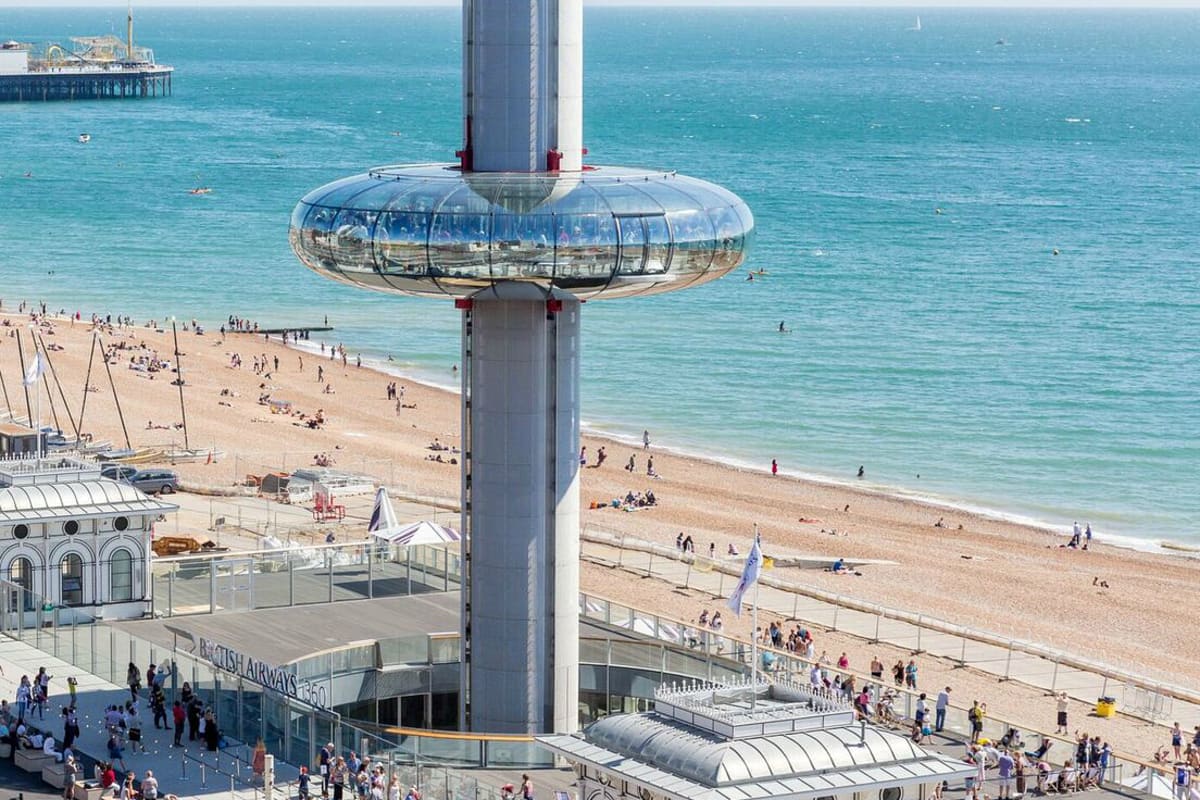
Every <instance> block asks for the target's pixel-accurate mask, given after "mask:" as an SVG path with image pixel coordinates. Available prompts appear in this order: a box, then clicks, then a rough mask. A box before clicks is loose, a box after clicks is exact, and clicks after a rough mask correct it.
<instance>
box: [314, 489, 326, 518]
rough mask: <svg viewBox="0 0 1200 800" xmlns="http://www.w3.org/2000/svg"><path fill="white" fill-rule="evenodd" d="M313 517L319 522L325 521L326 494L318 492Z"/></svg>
mask: <svg viewBox="0 0 1200 800" xmlns="http://www.w3.org/2000/svg"><path fill="white" fill-rule="evenodd" d="M312 514H313V519H314V520H315V521H317V522H324V521H325V495H324V494H322V493H320V492H318V493H317V496H316V498H315V501H314V503H313V510H312Z"/></svg>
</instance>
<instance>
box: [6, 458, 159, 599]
mask: <svg viewBox="0 0 1200 800" xmlns="http://www.w3.org/2000/svg"><path fill="white" fill-rule="evenodd" d="M177 509H178V506H176V505H173V504H171V503H164V502H162V501H161V500H157V499H155V498H153V497H149V496H148V495H146V494H144V493H143V492H142V491H141V490H139V489H135V488H134V487H132V486H129V485H128V484H124V483H118V482H116V481H112V480H108V479H107V478H103V477H101V476H100V467H99V466H98V465H96V464H94V463H92V462H89V461H85V460H82V459H78V458H73V457H62V456H54V457H50V456H47V457H43V458H40V459H39V458H15V459H8V460H0V579H2V580H3V581H4V582H5V583H4V589H5V591H4V592H3V597H2V598H0V600H2V603H0V610H2V611H3V613H5V614H6V615H7V614H13V613H14V612H18V611H27V612H28V611H34V610H36V609H37V608H39V607H40V606H42V605H44V604H51V605H53V606H56V607H61V608H75V609H79V610H80V611H82V612H84V613H86V614H88V615H91V616H97V617H104V618H108V619H130V618H137V617H141V616H143V614H145V613H146V612H148V611H149V610H150V597H151V591H152V586H151V582H150V558H151V555H152V554H151V550H150V540H151V536H152V534H153V530H154V523H155V522H156V521H158V520H159V519H160V518H161V517H162V516H163V515H164V514H166V513H168V512H171V511H175V510H177Z"/></svg>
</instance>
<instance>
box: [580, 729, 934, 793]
mask: <svg viewBox="0 0 1200 800" xmlns="http://www.w3.org/2000/svg"><path fill="white" fill-rule="evenodd" d="M585 736H586V738H587V740H588V741H589V742H591V743H592V744H595V745H597V746H599V747H603V748H605V749H607V750H611V751H613V752H617V753H621V754H623V755H630V756H636V757H637V758H638V759H639V760H640V761H643V762H645V763H648V764H653V765H654V766H656V767H659V768H661V769H664V770H666V771H668V772H671V773H673V774H675V775H679V776H682V777H686V778H689V779H691V780H693V781H695V782H697V783H701V784H704V785H706V786H724V785H727V784H735V783H741V782H743V781H748V780H751V779H755V780H768V779H770V778H773V777H774V778H779V777H784V776H797V775H806V774H812V773H823V772H829V771H831V770H846V769H854V768H858V767H865V766H872V765H878V764H893V763H896V762H904V761H911V760H915V759H921V758H924V757H925V755H926V754H925V752H924V751H922V750H921V749H920V748H919V747H917V746H916V745H915V744H913V743H912V742H911V741H909V740H908V739H906V738H905V737H903V736H900V735H897V734H894V733H891V732H890V731H884V730H881V729H879V728H874V727H871V726H867V727H866V728H865V729H862V730H860V729H859V728H858V727H855V726H844V727H837V728H827V729H824V730H813V731H805V732H791V733H786V734H782V735H772V736H756V737H752V738H747V739H733V740H727V739H725V738H723V737H720V736H716V735H707V734H705V733H703V732H700V731H698V730H697V729H695V728H691V727H690V726H686V725H682V724H679V723H677V722H673V721H672V722H666V721H665V720H663V719H662V718H661V717H657V716H656V715H654V714H623V715H614V716H609V717H604V718H603V719H599V720H597V721H596V722H594V723H592V724H591V725H590V726H589V727H588V729H587V731H586V733H585ZM860 736H861V738H860Z"/></svg>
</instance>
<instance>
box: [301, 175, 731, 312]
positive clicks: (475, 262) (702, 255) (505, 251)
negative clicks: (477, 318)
mask: <svg viewBox="0 0 1200 800" xmlns="http://www.w3.org/2000/svg"><path fill="white" fill-rule="evenodd" d="M753 236H754V218H753V215H752V214H751V213H750V209H749V208H748V207H747V206H746V204H745V202H743V201H742V200H741V198H739V197H738V196H737V195H735V194H733V193H732V192H729V191H727V190H725V189H723V188H721V187H719V186H716V185H714V184H711V183H708V182H706V181H702V180H698V179H696V178H689V177H686V176H683V175H678V174H676V173H674V172H652V171H645V170H636V169H629V168H624V167H595V168H588V169H586V170H584V171H583V172H579V173H496V172H488V173H484V172H479V173H464V172H462V171H461V170H460V169H459V168H458V166H457V165H454V164H425V165H412V166H393V167H379V168H376V169H373V170H371V171H369V172H367V173H364V174H361V175H354V176H352V177H349V178H344V179H342V180H338V181H334V182H333V183H330V184H327V185H326V186H323V187H321V188H319V189H316V190H314V191H312V192H310V193H309V194H307V195H306V196H305V197H304V198H303V199H302V200H301V201H300V202H299V204H297V206H296V208H295V210H294V211H293V212H292V220H291V230H290V238H291V245H292V249H293V250H294V251H295V252H296V255H297V256H298V257H299V258H300V260H301V261H302V262H303V263H304V264H305V265H306V266H307V267H309V268H310V269H312V270H314V271H316V272H318V273H321V274H322V275H326V276H327V277H330V278H333V279H335V280H339V281H342V282H343V283H349V284H353V285H356V286H364V287H367V288H370V289H376V290H379V291H385V292H393V293H397V294H409V295H424V296H435V297H444V296H450V297H468V296H470V295H472V294H474V293H475V292H477V291H479V290H480V289H484V288H487V287H488V286H490V285H492V284H495V283H499V282H505V281H517V282H527V283H531V284H534V285H537V286H540V287H543V288H545V289H547V290H549V289H552V288H556V289H561V290H565V291H568V292H571V293H573V294H574V295H576V296H577V297H579V298H580V299H585V300H586V299H605V298H611V297H628V296H632V295H642V294H656V293H659V292H667V291H673V290H676V289H682V288H686V287H688V286H695V285H698V284H701V283H705V282H707V281H710V280H713V279H715V278H718V277H720V276H722V275H724V274H726V273H728V272H729V271H730V270H733V269H735V268H737V267H738V266H739V265H740V264H741V263H742V262H743V261H744V259H745V255H746V251H747V249H748V248H749V246H750V244H751V242H752V240H753Z"/></svg>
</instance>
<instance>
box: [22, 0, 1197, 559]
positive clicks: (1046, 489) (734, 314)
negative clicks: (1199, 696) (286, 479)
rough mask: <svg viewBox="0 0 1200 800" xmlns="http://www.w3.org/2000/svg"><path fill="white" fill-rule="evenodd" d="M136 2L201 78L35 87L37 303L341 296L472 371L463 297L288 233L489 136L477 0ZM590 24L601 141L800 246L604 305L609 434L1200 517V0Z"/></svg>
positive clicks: (99, 20) (788, 463)
mask: <svg viewBox="0 0 1200 800" xmlns="http://www.w3.org/2000/svg"><path fill="white" fill-rule="evenodd" d="M117 6H121V4H114V7H113V8H111V9H108V8H86V9H62V8H56V9H45V8H27V9H4V10H3V11H0V39H9V38H12V39H17V40H20V41H29V42H46V41H57V42H61V43H63V44H64V45H66V44H67V43H68V39H69V37H72V36H84V35H98V34H108V33H110V32H115V33H116V34H118V35H122V36H123V34H124V8H123V6H122V7H117ZM135 13H136V21H135V24H136V31H135V38H136V40H137V42H138V43H139V44H143V45H145V46H148V47H151V48H153V49H154V51H155V53H156V57H157V60H158V61H159V62H161V63H165V64H171V65H173V66H174V67H175V68H176V72H175V75H174V80H173V89H174V91H173V94H172V95H171V96H169V97H165V98H157V99H145V100H126V101H89V102H59V103H19V104H17V103H14V104H5V105H0V247H2V248H3V253H2V255H0V297H2V298H3V304H4V305H3V307H4V309H5V310H9V309H12V308H13V307H15V306H16V305H17V303H18V302H19V301H20V300H23V299H24V300H30V301H35V302H45V303H47V305H48V306H49V307H50V309H51V310H58V309H65V310H66V311H68V312H74V311H76V310H79V311H81V312H83V314H84V315H85V317H86V316H88V315H90V313H92V312H93V311H95V312H99V313H102V314H106V313H111V314H114V315H117V314H122V315H123V314H129V315H132V316H134V317H136V318H138V319H146V318H157V319H163V318H165V317H168V316H175V317H177V318H179V319H181V320H190V319H192V318H195V319H199V320H201V321H203V322H205V323H207V324H208V325H209V326H210V327H213V328H215V327H216V326H217V325H218V324H220V322H221V321H222V320H224V319H225V318H227V317H228V316H229V315H237V316H241V317H246V318H249V319H253V320H256V321H258V322H259V323H260V324H262V325H265V326H284V325H288V326H301V325H319V324H322V323H323V321H324V320H325V319H328V321H329V324H331V325H333V326H334V328H335V329H334V331H333V332H332V333H330V334H328V335H327V337H326V339H325V341H327V342H328V343H330V344H337V343H344V345H345V346H346V348H347V349H348V350H349V352H350V353H351V354H356V353H361V354H362V357H363V359H364V360H365V361H368V362H373V363H378V364H381V365H385V366H387V367H388V368H390V369H393V370H395V371H397V372H399V373H401V374H403V375H406V376H409V377H411V378H414V379H421V380H425V381H428V382H431V383H434V384H440V385H445V386H451V387H453V386H454V385H455V383H456V376H455V373H454V372H453V371H452V368H453V365H455V364H456V363H457V362H458V361H459V358H460V350H459V314H458V312H456V311H455V310H454V308H453V306H452V304H451V303H450V302H449V301H436V300H427V299H415V298H401V297H393V296H388V295H383V294H373V293H369V292H366V291H363V290H355V289H352V288H348V287H343V286H340V285H337V284H334V283H332V282H329V281H327V280H325V279H322V278H320V277H318V276H317V275H315V274H313V273H310V272H309V271H308V270H306V269H305V268H303V267H302V266H301V265H300V264H299V262H298V261H297V260H296V259H295V257H294V256H293V255H292V254H291V252H290V250H289V247H288V241H287V232H288V221H289V215H290V212H291V210H292V208H293V206H294V205H295V204H296V202H297V200H299V198H300V197H302V196H303V195H304V194H305V193H306V192H307V191H309V190H310V189H313V188H315V187H317V186H320V185H322V184H324V183H326V182H328V181H331V180H334V179H336V178H338V177H341V176H345V175H349V174H353V173H356V172H361V171H363V170H364V169H366V168H368V167H371V166H375V165H380V164H393V163H410V162H429V161H452V160H453V159H454V151H455V150H456V149H457V148H458V147H459V146H460V145H461V122H460V115H461V97H460V94H461V79H460V66H461V60H460V51H461V45H462V35H461V30H460V24H461V18H460V13H459V11H458V10H457V9H455V8H452V7H442V8H404V7H393V8H356V7H353V6H351V5H336V6H335V5H333V4H330V7H328V8H259V9H245V8H215V7H214V8H196V7H188V8H144V9H136V10H135ZM918 14H919V16H920V20H921V24H920V30H913V28H915V27H917V26H916V24H915V21H916V17H917V15H918ZM585 25H586V33H585V93H586V105H585V113H584V126H585V144H586V146H587V147H588V150H589V155H588V161H589V162H590V163H594V164H622V165H629V166H646V167H654V168H664V169H673V170H678V171H679V172H681V173H684V174H689V175H694V176H697V177H701V178H704V179H707V180H711V181H714V182H716V183H719V184H722V185H724V186H726V187H728V188H730V189H731V190H733V191H734V192H736V193H738V194H739V195H741V196H742V197H743V198H745V200H746V201H747V202H748V203H749V205H750V206H751V208H752V210H753V212H754V214H755V218H756V223H757V238H756V242H755V245H754V249H753V251H752V254H751V256H750V258H749V260H748V262H747V264H746V267H745V270H750V269H754V270H759V269H761V270H765V271H766V273H767V274H766V275H765V276H761V277H759V278H757V279H755V280H754V281H747V280H745V271H744V270H743V271H742V272H740V273H737V274H732V275H730V276H728V277H726V278H724V279H723V280H721V281H717V282H714V283H711V284H708V285H706V286H703V287H700V288H697V289H694V290H690V291H684V292H679V293H677V294H671V295H662V296H657V297H652V298H643V299H630V300H622V301H613V302H594V303H589V304H588V305H587V306H586V308H585V314H584V326H583V327H584V353H583V389H582V392H583V414H584V418H585V423H586V425H587V427H588V428H589V429H591V430H594V431H598V432H603V433H607V434H611V435H613V436H617V437H628V438H629V440H630V441H633V440H634V439H640V436H641V433H642V431H643V430H648V431H649V432H650V434H651V436H652V438H653V441H654V442H655V444H656V445H658V446H662V447H670V448H675V449H678V450H680V451H686V452H690V453H695V454H701V455H706V456H711V457H713V458H718V459H722V460H724V461H728V462H730V463H734V464H737V465H741V466H744V467H746V468H752V469H767V468H768V467H769V465H770V463H771V459H777V460H778V462H779V465H780V468H781V471H782V472H784V473H789V474H794V475H803V476H807V477H815V478H819V479H821V480H826V481H830V482H835V483H848V484H854V485H863V486H868V487H872V488H876V489H880V490H883V491H888V492H894V493H897V494H901V495H905V496H912V497H920V498H926V499H931V500H933V501H935V502H939V503H944V504H946V505H947V506H951V507H966V508H970V509H975V510H984V511H988V512H990V513H993V514H997V515H1001V516H1005V517H1010V518H1014V519H1019V520H1025V521H1032V522H1036V523H1038V524H1042V525H1045V526H1047V527H1049V528H1051V529H1053V530H1056V531H1059V532H1062V533H1064V534H1065V532H1066V531H1067V530H1068V529H1069V527H1070V525H1071V523H1072V522H1073V521H1075V520H1078V521H1079V522H1080V523H1081V524H1082V523H1085V522H1087V523H1090V524H1091V526H1092V528H1093V529H1094V530H1095V532H1096V535H1097V536H1098V537H1099V539H1100V540H1101V541H1110V542H1117V543H1121V544H1126V545H1130V546H1135V547H1143V548H1156V547H1159V546H1161V545H1162V543H1164V542H1165V543H1168V544H1170V545H1172V546H1177V547H1183V548H1188V547H1200V335H1198V331H1200V92H1198V91H1197V85H1200V11H1197V10H1174V11H1166V10H997V9H948V8H937V9H933V8H930V9H911V10H910V9H880V8H875V9H861V8H855V9H850V8H847V9H834V8H822V9H811V8H807V9H806V8H778V7H777V8H741V7H739V8H730V7H726V8H646V7H636V8H629V7H625V8H614V7H590V6H589V7H588V8H587V10H586V15H585ZM83 132H87V133H89V134H90V135H91V141H90V142H89V143H87V144H80V143H79V142H78V141H77V137H78V135H79V134H80V133H83ZM27 174H28V176H27ZM197 186H206V187H210V188H211V189H212V192H211V193H210V194H207V195H191V194H189V190H190V189H192V188H194V187H197ZM781 322H782V323H784V327H785V328H787V329H788V330H789V331H790V332H788V333H780V332H779V328H780V323H781ZM316 342H317V340H316V339H314V340H312V342H311V343H312V344H316ZM389 357H390V358H391V359H394V360H392V361H388V359H389ZM860 466H861V467H862V468H863V473H864V474H863V477H862V478H861V479H860V478H857V477H856V475H857V472H858V470H859V467H860ZM931 522H932V520H931ZM751 523H753V520H750V519H748V520H746V525H747V528H749V526H750V525H751Z"/></svg>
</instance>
